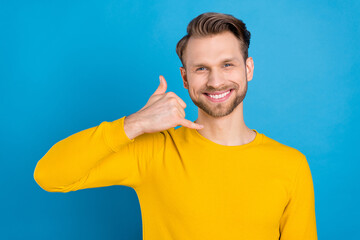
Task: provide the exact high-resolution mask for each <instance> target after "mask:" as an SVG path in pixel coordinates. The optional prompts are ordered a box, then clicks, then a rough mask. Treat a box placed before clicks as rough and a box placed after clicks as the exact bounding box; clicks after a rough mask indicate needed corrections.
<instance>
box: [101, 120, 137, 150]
mask: <svg viewBox="0 0 360 240" xmlns="http://www.w3.org/2000/svg"><path fill="white" fill-rule="evenodd" d="M125 117H126V116H124V117H122V118H119V119H117V120H115V121H112V122H106V125H105V130H104V137H105V141H106V142H107V144H108V145H109V147H110V148H111V149H112V150H113V151H115V152H117V151H119V150H120V148H121V146H123V145H125V144H128V143H132V142H134V139H130V138H129V137H128V136H127V135H126V133H125V130H124V120H125Z"/></svg>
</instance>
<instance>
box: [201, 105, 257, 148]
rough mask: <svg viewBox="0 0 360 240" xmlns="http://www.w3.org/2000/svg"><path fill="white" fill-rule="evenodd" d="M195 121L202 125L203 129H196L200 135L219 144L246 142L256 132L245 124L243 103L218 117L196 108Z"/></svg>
mask: <svg viewBox="0 0 360 240" xmlns="http://www.w3.org/2000/svg"><path fill="white" fill-rule="evenodd" d="M195 122H196V123H199V124H202V125H204V128H203V129H200V130H197V131H198V132H199V133H200V134H201V135H202V136H204V137H205V138H207V139H209V140H211V141H213V142H215V143H218V144H221V145H226V146H237V145H243V144H247V143H249V142H251V141H253V140H254V138H255V136H256V133H255V132H254V131H253V130H251V129H250V128H248V127H247V126H246V125H245V122H244V116H243V103H240V104H239V105H238V106H237V108H236V109H234V111H233V112H232V113H230V114H229V115H227V116H224V117H220V118H214V117H212V116H209V115H208V114H206V113H205V112H204V111H202V110H201V109H198V119H197V120H196V121H195Z"/></svg>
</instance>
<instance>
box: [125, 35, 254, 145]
mask: <svg viewBox="0 0 360 240" xmlns="http://www.w3.org/2000/svg"><path fill="white" fill-rule="evenodd" d="M239 44H240V43H239V40H238V39H237V38H236V37H235V36H234V35H233V34H232V33H231V32H224V33H220V34H216V35H214V36H210V37H203V38H190V39H189V42H188V45H187V47H186V49H185V53H184V59H185V66H184V67H180V73H181V77H182V79H183V83H184V87H185V88H186V89H188V91H189V95H190V97H191V99H192V101H193V102H194V104H195V105H197V106H198V107H199V108H198V119H197V120H196V121H195V122H191V121H189V120H187V119H185V111H184V109H185V108H186V104H185V102H184V101H183V100H182V99H181V98H180V97H179V96H177V95H176V94H175V93H173V92H168V93H166V88H167V83H166V80H165V78H164V77H163V76H161V75H160V77H159V78H160V85H159V87H158V89H157V90H156V91H155V92H154V93H153V95H152V96H151V97H150V99H149V100H148V102H147V104H146V105H145V106H144V107H143V108H142V109H140V110H139V111H138V112H136V113H134V114H131V115H129V116H127V117H126V118H125V121H124V130H125V133H126V135H127V136H128V137H129V138H130V139H133V138H135V137H137V136H139V135H141V134H143V133H152V132H159V131H163V130H166V129H169V128H172V127H176V126H178V125H182V126H184V127H188V128H193V129H196V130H197V131H198V132H199V133H200V134H201V135H202V136H204V137H205V138H207V139H209V140H211V141H213V142H215V143H218V144H221V145H227V146H236V145H243V144H246V143H249V142H251V141H253V140H254V138H255V136H256V133H255V132H254V131H252V130H251V129H250V128H248V127H247V126H246V125H245V122H244V116H243V99H244V98H245V95H246V91H247V82H248V81H250V80H251V79H252V77H253V70H254V63H253V59H252V58H251V57H249V58H247V59H246V61H245V62H244V59H243V57H242V53H241V50H240V45H239ZM225 59H227V60H226V61H225ZM229 59H231V60H229ZM227 90H231V92H230V94H229V97H228V99H226V100H224V101H222V102H214V101H212V100H210V98H209V97H208V96H207V95H206V94H205V93H213V94H216V92H218V91H220V92H224V91H227Z"/></svg>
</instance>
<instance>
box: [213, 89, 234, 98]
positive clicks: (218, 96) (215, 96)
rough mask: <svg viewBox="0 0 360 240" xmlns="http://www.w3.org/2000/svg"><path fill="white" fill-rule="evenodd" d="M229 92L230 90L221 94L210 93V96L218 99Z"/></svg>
mask: <svg viewBox="0 0 360 240" xmlns="http://www.w3.org/2000/svg"><path fill="white" fill-rule="evenodd" d="M229 93H230V90H229V91H227V92H225V93H222V94H219V95H210V94H209V96H210V97H212V98H215V99H218V98H223V97H225V96H226V95H228V94H229Z"/></svg>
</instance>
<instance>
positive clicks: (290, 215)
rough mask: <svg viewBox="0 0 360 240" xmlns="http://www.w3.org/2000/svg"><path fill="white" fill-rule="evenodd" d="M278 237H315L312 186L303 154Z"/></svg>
mask: <svg viewBox="0 0 360 240" xmlns="http://www.w3.org/2000/svg"><path fill="white" fill-rule="evenodd" d="M280 239H281V240H316V239H317V230H316V218H315V196H314V187H313V181H312V176H311V172H310V168H309V165H308V162H307V160H306V157H305V156H304V155H302V158H301V162H300V166H299V168H298V170H297V174H296V176H295V179H294V182H293V183H292V190H291V192H290V199H289V202H288V204H287V206H286V208H285V210H284V213H283V215H282V217H281V219H280Z"/></svg>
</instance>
